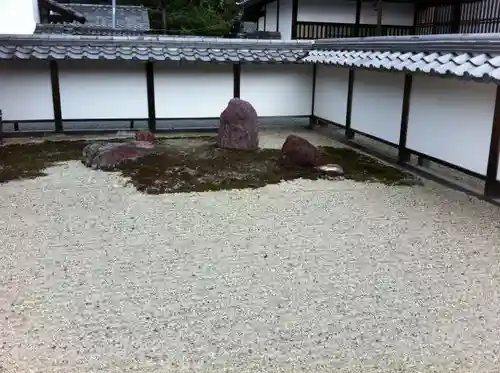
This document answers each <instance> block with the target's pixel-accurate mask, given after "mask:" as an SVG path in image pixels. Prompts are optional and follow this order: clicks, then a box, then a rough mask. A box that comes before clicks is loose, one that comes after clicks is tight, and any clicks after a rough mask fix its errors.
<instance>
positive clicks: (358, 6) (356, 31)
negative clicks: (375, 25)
mask: <svg viewBox="0 0 500 373" xmlns="http://www.w3.org/2000/svg"><path fill="white" fill-rule="evenodd" d="M360 23H361V0H356V16H355V20H354V36H355V37H359V25H360Z"/></svg>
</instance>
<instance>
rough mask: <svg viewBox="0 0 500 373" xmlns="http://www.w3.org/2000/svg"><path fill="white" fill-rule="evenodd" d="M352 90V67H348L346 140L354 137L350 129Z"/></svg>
mask: <svg viewBox="0 0 500 373" xmlns="http://www.w3.org/2000/svg"><path fill="white" fill-rule="evenodd" d="M353 91H354V68H350V69H349V80H348V82H347V108H346V114H345V137H346V138H347V139H348V140H352V139H353V138H354V131H353V130H352V129H351V116H352V95H353Z"/></svg>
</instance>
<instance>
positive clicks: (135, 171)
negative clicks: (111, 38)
mask: <svg viewBox="0 0 500 373" xmlns="http://www.w3.org/2000/svg"><path fill="white" fill-rule="evenodd" d="M103 142H109V140H106V141H103ZM88 143H89V142H87V141H45V142H43V143H37V144H18V145H8V146H4V147H2V148H0V183H5V182H8V181H10V180H15V179H26V178H34V177H38V176H44V175H45V173H44V169H45V168H47V167H50V166H53V165H55V164H56V163H57V162H63V161H68V160H79V159H80V158H81V154H82V150H83V148H84V147H85V145H87V144H88ZM160 146H161V147H162V149H163V152H162V153H161V154H153V155H149V156H146V157H144V158H141V159H138V160H133V161H132V160H131V161H127V162H124V163H123V164H121V165H120V166H118V167H117V168H116V169H115V170H114V171H118V172H120V173H122V174H123V175H124V176H125V177H128V178H129V180H130V181H129V182H130V183H131V184H133V185H134V186H135V187H136V188H137V189H138V190H140V191H142V192H145V193H150V194H160V193H172V192H193V191H197V192H203V191H209V190H222V189H241V188H258V187H262V186H265V185H267V184H276V183H279V182H281V181H282V180H294V179H297V178H304V179H310V180H316V179H328V178H329V176H327V175H325V174H324V173H322V172H320V171H317V170H314V169H308V168H289V167H284V166H281V165H279V164H278V158H279V154H280V151H279V150H277V149H262V150H260V151H257V152H246V151H234V150H233V151H231V150H223V149H219V148H217V147H216V146H214V141H213V138H212V137H208V136H202V137H179V138H163V139H160ZM322 150H323V152H324V154H325V157H324V159H325V162H326V163H336V164H339V165H341V166H342V167H343V168H344V170H345V172H346V174H345V178H347V179H352V180H356V181H363V182H373V181H375V182H381V183H385V184H391V185H395V184H398V185H401V184H405V185H408V184H412V183H414V182H415V180H414V178H413V177H412V176H411V175H410V174H408V173H405V172H402V171H400V170H398V169H396V168H393V167H390V166H386V165H384V164H382V163H380V162H378V161H377V160H375V159H373V158H370V157H367V156H364V155H362V154H359V153H357V152H355V151H354V150H351V149H345V148H330V147H324V148H322Z"/></svg>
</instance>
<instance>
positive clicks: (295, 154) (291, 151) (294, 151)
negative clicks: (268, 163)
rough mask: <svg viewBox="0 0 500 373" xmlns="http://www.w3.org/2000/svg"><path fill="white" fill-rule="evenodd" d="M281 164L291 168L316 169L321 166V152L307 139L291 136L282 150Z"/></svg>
mask: <svg viewBox="0 0 500 373" xmlns="http://www.w3.org/2000/svg"><path fill="white" fill-rule="evenodd" d="M280 162H281V164H284V165H289V166H299V167H316V166H318V165H320V162H321V152H320V150H319V149H318V148H317V147H316V146H314V145H313V144H311V143H310V142H309V141H307V140H306V139H304V138H302V137H299V136H295V135H290V136H288V137H287V138H286V140H285V143H284V144H283V146H282V148H281V156H280Z"/></svg>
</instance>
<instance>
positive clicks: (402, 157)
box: [398, 74, 413, 164]
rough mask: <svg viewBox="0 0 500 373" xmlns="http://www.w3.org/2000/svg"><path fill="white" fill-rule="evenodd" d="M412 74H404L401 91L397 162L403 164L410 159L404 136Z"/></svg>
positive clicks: (406, 128) (408, 112)
mask: <svg viewBox="0 0 500 373" xmlns="http://www.w3.org/2000/svg"><path fill="white" fill-rule="evenodd" d="M412 85H413V76H412V75H410V74H406V75H405V85H404V91H403V108H402V110H401V128H400V131H399V149H398V163H400V164H403V163H406V162H408V161H409V160H410V152H409V151H408V149H407V148H406V138H407V134H408V118H409V115H410V99H411V87H412Z"/></svg>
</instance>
